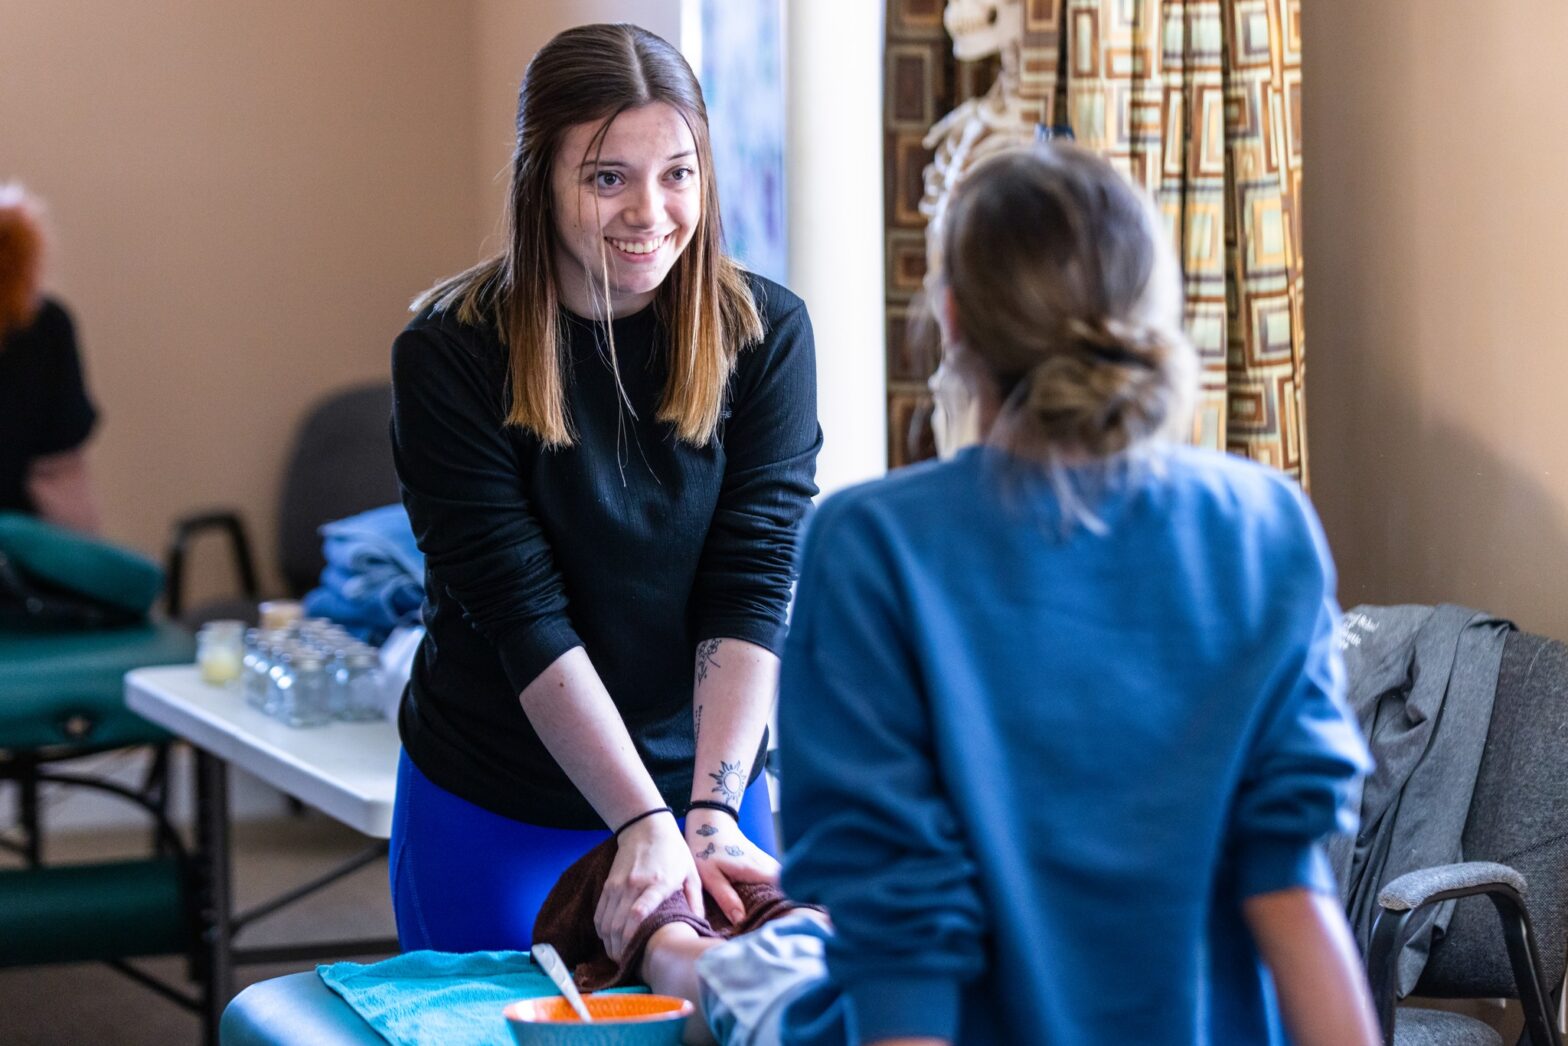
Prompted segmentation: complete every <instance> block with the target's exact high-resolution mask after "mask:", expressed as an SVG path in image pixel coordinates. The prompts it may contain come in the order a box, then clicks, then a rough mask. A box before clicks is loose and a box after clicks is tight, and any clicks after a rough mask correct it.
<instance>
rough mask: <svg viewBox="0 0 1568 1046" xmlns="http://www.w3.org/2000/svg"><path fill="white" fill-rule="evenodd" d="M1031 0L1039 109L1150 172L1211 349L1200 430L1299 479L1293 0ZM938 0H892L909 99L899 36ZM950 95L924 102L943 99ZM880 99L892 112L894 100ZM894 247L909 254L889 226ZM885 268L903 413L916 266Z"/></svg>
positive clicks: (1144, 176)
mask: <svg viewBox="0 0 1568 1046" xmlns="http://www.w3.org/2000/svg"><path fill="white" fill-rule="evenodd" d="M1023 2H1024V3H1025V5H1026V9H1025V10H1026V14H1025V18H1026V21H1025V25H1026V30H1025V39H1024V54H1023V62H1022V70H1023V80H1024V89H1025V91H1026V92H1027V93H1028V94H1029V95H1030V97H1033V98H1038V100H1039V103H1040V107H1041V117H1042V122H1045V123H1049V124H1051V125H1054V126H1058V127H1060V126H1062V125H1065V126H1067V127H1069V128H1070V129H1071V131H1072V133H1073V136H1074V137H1075V138H1076V139H1077V141H1078V143H1079V144H1080V145H1084V146H1086V147H1088V148H1092V149H1095V150H1097V151H1099V152H1100V153H1102V154H1103V155H1105V156H1107V157H1109V158H1110V159H1111V160H1112V161H1113V162H1114V163H1116V164H1117V165H1118V166H1120V167H1121V168H1122V169H1123V170H1125V171H1126V172H1127V173H1128V174H1129V175H1131V176H1132V177H1133V178H1134V179H1136V180H1137V181H1139V182H1140V183H1142V184H1143V185H1144V186H1146V187H1147V188H1148V189H1149V190H1150V191H1151V192H1152V193H1153V194H1154V197H1155V199H1156V201H1157V202H1158V204H1159V207H1160V209H1161V211H1162V213H1163V214H1164V216H1165V219H1166V222H1167V226H1168V229H1169V231H1170V234H1171V239H1172V241H1173V242H1174V243H1175V244H1176V246H1177V248H1178V250H1179V252H1180V255H1181V258H1182V264H1183V269H1184V272H1185V279H1186V294H1187V306H1186V307H1187V329H1188V332H1189V334H1190V336H1191V337H1192V340H1193V342H1194V344H1195V345H1196V346H1197V348H1198V351H1199V353H1200V356H1201V358H1202V361H1203V390H1202V396H1201V399H1200V405H1199V413H1198V417H1197V419H1196V431H1195V434H1194V435H1195V441H1196V442H1198V443H1200V444H1202V445H1204V446H1210V447H1216V448H1224V449H1227V450H1230V451H1232V452H1235V453H1238V454H1242V455H1245V456H1247V457H1250V458H1253V459H1254V460H1257V461H1262V462H1265V463H1267V464H1270V465H1274V466H1276V467H1278V468H1280V469H1282V470H1284V471H1286V472H1287V473H1290V474H1291V475H1293V476H1295V477H1297V478H1298V479H1299V480H1301V481H1302V482H1303V483H1305V482H1306V479H1307V457H1306V418H1305V412H1304V403H1303V386H1302V375H1303V350H1304V346H1305V339H1304V332H1303V327H1302V263H1301V205H1300V201H1301V4H1300V0H1023ZM933 6H935V5H933V4H921V3H918V2H916V0H889V18H888V26H889V80H888V84H889V90H890V91H892V90H894V89H895V88H896V89H898V90H900V91H902V92H903V94H902V97H903V98H905V99H907V98H909V97H910V95H909V91H910V85H909V83H908V82H907V74H906V79H905V82H903V83H902V84H901V83H900V82H899V81H897V80H895V79H894V76H895V70H894V68H893V57H894V54H895V53H896V52H895V50H894V46H895V40H894V35H895V33H896V32H897V31H898V30H899V29H900V28H904V29H907V27H908V16H909V14H910V13H911V11H915V12H917V13H920V14H924V15H926V16H927V17H926V19H925V23H924V24H925V25H926V26H927V27H929V25H930V20H929V15H930V14H931V11H930V9H931V8H932V7H933ZM950 82H952V77H951V76H949V78H948V80H947V81H946V82H938V81H936V80H931V81H928V84H927V86H928V88H945V87H946V86H947V83H950ZM984 86H985V85H984V84H981V85H980V88H981V89H983V88H984ZM956 100H957V99H956V98H955V99H949V98H939V99H936V101H935V104H934V105H933V108H935V109H936V112H937V115H940V114H941V113H942V112H945V111H947V109H948V108H951V106H952V105H953V104H956ZM889 103H890V104H889V115H890V116H892V115H893V114H894V113H895V112H896V110H897V104H896V103H897V99H896V98H895V97H893V96H891V95H890V98H889ZM890 130H891V128H890ZM906 149H907V146H906ZM899 159H903V161H904V162H905V163H908V162H909V160H910V159H912V157H908V155H907V152H906V155H905V156H904V157H902V158H900V157H895V156H893V155H891V151H890V155H889V161H890V181H889V190H890V192H889V198H890V207H889V210H890V217H891V216H892V215H893V214H894V213H895V212H896V211H897V210H898V206H899V201H898V199H897V196H896V194H897V193H898V191H899V189H900V188H901V187H900V186H899V185H898V184H897V182H896V179H897V178H899V177H900V176H899V174H898V169H897V166H896V164H897V162H898V160H899ZM907 176H908V175H907V173H906V174H905V175H904V176H903V177H907ZM905 184H907V183H905ZM906 191H907V190H906ZM893 232H894V230H893V229H892V228H891V227H890V230H889V235H890V237H891V236H892V234H893ZM889 260H890V261H896V262H897V263H898V264H899V265H902V266H903V268H904V269H908V268H910V267H911V266H912V265H913V264H914V259H913V258H911V257H908V256H906V255H901V254H900V253H898V252H896V251H895V250H894V249H893V241H892V240H891V239H890V243H889ZM889 273H890V275H889V289H890V301H889V306H890V312H889V319H890V324H889V331H888V334H889V354H890V370H889V378H890V382H889V394H890V397H891V398H892V402H891V403H890V404H889V406H890V408H891V409H890V410H889V417H890V418H891V419H907V418H909V417H910V416H911V415H912V414H913V415H916V416H918V414H919V411H920V406H919V399H918V397H919V395H920V393H919V392H918V391H917V390H916V389H915V388H914V387H913V385H912V383H911V382H910V381H909V378H910V375H907V374H901V373H898V372H897V368H896V367H895V366H892V363H893V360H894V359H896V358H897V356H898V354H899V353H900V352H902V353H904V354H905V356H906V357H907V356H908V355H909V351H908V349H907V348H906V347H905V340H907V335H905V333H904V330H903V329H902V328H903V324H902V323H899V324H898V325H897V326H896V327H895V325H894V323H893V319H894V316H895V312H894V310H893V306H894V305H895V304H898V303H896V302H894V301H893V300H892V298H893V293H892V291H893V284H894V281H895V279H897V280H900V281H902V284H901V285H902V286H905V287H907V286H909V285H910V284H911V282H914V283H916V285H918V281H914V280H912V277H913V276H914V275H915V274H914V273H913V272H902V271H900V272H895V269H894V266H890V267H889ZM903 313H904V314H907V303H906V307H905V309H904V310H903ZM902 318H903V315H899V319H900V320H902ZM910 362H911V361H910V360H908V359H906V360H905V361H904V369H905V370H906V371H907V370H908V369H909V363H910ZM901 400H903V401H908V402H901ZM894 435H895V441H894V442H895V443H896V444H903V443H904V442H905V441H904V440H903V438H902V434H901V433H894ZM896 456H897V452H895V457H896Z"/></svg>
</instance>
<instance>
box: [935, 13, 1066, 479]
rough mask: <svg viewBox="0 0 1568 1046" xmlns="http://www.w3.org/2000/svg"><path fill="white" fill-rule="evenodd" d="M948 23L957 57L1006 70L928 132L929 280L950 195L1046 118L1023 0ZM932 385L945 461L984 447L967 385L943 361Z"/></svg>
mask: <svg viewBox="0 0 1568 1046" xmlns="http://www.w3.org/2000/svg"><path fill="white" fill-rule="evenodd" d="M942 23H943V25H945V26H946V27H947V31H948V33H949V35H951V36H952V38H953V56H954V57H955V58H957V59H958V60H959V61H961V62H972V61H975V60H977V59H981V58H987V57H989V56H991V55H993V54H996V55H1000V56H1001V61H1002V72H1001V75H1000V76H998V77H997V78H996V83H994V84H992V85H991V89H990V90H989V91H987V92H986V93H985V94H983V95H981V96H980V97H978V98H971V99H969V100H968V101H966V102H964V103H963V104H962V105H960V106H959V107H958V108H956V109H954V110H953V111H952V112H950V113H948V114H947V115H946V116H944V117H943V118H942V119H941V120H939V121H937V123H936V124H935V125H934V126H933V127H932V128H931V130H930V131H929V132H928V133H927V134H926V137H925V142H924V145H925V147H926V148H927V149H935V150H936V156H935V158H934V159H933V160H932V162H931V163H930V164H929V165H928V166H927V167H926V170H925V195H924V197H923V198H922V199H921V201H920V213H922V214H924V215H925V216H926V272H927V279H928V280H929V279H930V278H931V277H932V276H935V275H937V273H938V269H939V262H940V254H941V251H940V244H941V239H942V215H943V212H944V211H945V209H946V206H947V197H948V193H950V192H951V191H952V188H953V186H954V185H955V184H957V182H958V179H959V178H960V177H961V176H962V175H963V173H964V172H965V171H966V170H968V169H969V167H970V166H971V165H973V164H974V163H975V161H977V160H979V159H981V158H982V157H984V156H988V155H990V154H991V153H994V152H998V151H1000V150H1002V149H1005V148H1007V147H1009V146H1014V145H1019V144H1026V143H1028V142H1031V141H1033V140H1034V136H1035V125H1036V124H1037V123H1039V122H1040V121H1041V119H1042V117H1043V114H1042V113H1041V111H1040V102H1039V101H1038V100H1037V99H1030V98H1025V97H1024V96H1023V95H1022V93H1021V92H1020V90H1019V75H1018V73H1019V65H1020V62H1021V60H1022V54H1023V44H1024V4H1023V0H948V4H947V8H946V9H945V10H944V11H943V13H942ZM929 384H930V389H931V394H932V398H933V400H934V401H935V409H934V411H933V413H932V417H931V426H932V430H933V435H934V436H935V437H936V445H937V452H938V453H939V454H941V456H942V457H944V458H945V457H949V456H951V455H952V454H953V453H955V452H956V451H958V450H960V449H962V448H963V447H965V446H968V445H969V444H971V443H975V442H978V440H979V438H980V435H979V417H978V414H977V412H976V409H975V406H974V403H973V400H972V398H971V396H970V395H969V391H968V389H967V388H966V387H965V386H964V383H963V382H962V381H961V380H959V379H958V378H957V377H955V376H954V374H953V373H952V370H951V369H950V368H949V367H948V366H947V365H946V363H945V362H944V363H943V364H942V365H941V366H940V367H938V368H937V371H936V373H935V374H933V375H932V376H931V380H930V383H929Z"/></svg>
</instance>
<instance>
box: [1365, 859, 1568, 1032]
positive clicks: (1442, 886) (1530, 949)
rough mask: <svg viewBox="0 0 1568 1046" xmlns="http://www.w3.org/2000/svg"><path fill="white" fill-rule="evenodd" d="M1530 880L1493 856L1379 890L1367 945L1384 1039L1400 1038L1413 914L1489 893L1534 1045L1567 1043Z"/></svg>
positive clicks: (1369, 973) (1420, 873) (1406, 876)
mask: <svg viewBox="0 0 1568 1046" xmlns="http://www.w3.org/2000/svg"><path fill="white" fill-rule="evenodd" d="M1524 893H1525V880H1524V876H1522V875H1520V874H1519V873H1518V872H1517V871H1515V870H1514V869H1512V868H1510V867H1508V866H1507V865H1503V864H1495V863H1492V862H1489V861H1467V862H1464V863H1462V864H1447V865H1439V866H1438V867H1436V868H1423V869H1420V870H1418V871H1414V872H1407V873H1405V874H1404V875H1401V876H1400V877H1399V878H1397V879H1395V880H1394V881H1393V882H1391V883H1389V884H1388V885H1386V886H1384V887H1383V889H1382V890H1381V891H1380V892H1379V893H1378V898H1377V900H1378V907H1379V909H1380V911H1379V912H1378V914H1377V919H1376V921H1374V922H1373V924H1372V940H1371V942H1370V944H1369V946H1368V948H1367V979H1368V981H1369V982H1370V986H1371V989H1372V1004H1373V1006H1374V1007H1376V1009H1377V1017H1378V1023H1379V1024H1380V1025H1381V1026H1382V1028H1383V1038H1384V1042H1386V1043H1388V1044H1389V1046H1393V1042H1394V1004H1395V1002H1396V999H1395V998H1394V993H1395V988H1396V985H1397V984H1398V980H1399V954H1400V952H1402V951H1404V948H1405V944H1406V943H1407V942H1408V941H1409V940H1410V936H1411V934H1412V933H1414V932H1415V927H1414V925H1412V921H1411V920H1412V917H1413V916H1414V915H1415V914H1416V912H1417V911H1419V910H1420V909H1422V908H1425V907H1426V906H1427V905H1431V904H1439V903H1441V902H1443V901H1449V900H1455V899H1458V898H1461V897H1486V898H1487V899H1488V900H1490V901H1491V902H1492V905H1493V906H1494V907H1495V908H1496V909H1497V916H1498V918H1499V919H1500V920H1501V921H1502V928H1503V941H1504V943H1505V944H1506V945H1507V947H1508V962H1509V965H1510V966H1511V967H1512V968H1513V974H1514V984H1515V986H1516V987H1517V988H1518V992H1519V1001H1520V1004H1521V1006H1522V1007H1523V1009H1524V1018H1525V1027H1526V1028H1527V1029H1528V1030H1529V1033H1530V1040H1529V1041H1530V1043H1531V1046H1561V1043H1562V1039H1561V1038H1560V1037H1559V1035H1558V1031H1557V1026H1556V1021H1555V1020H1554V1019H1553V1017H1554V1012H1555V1008H1554V1007H1553V1006H1552V1005H1551V1003H1550V996H1549V994H1548V988H1547V985H1546V978H1545V977H1544V976H1543V975H1542V973H1541V957H1540V955H1539V953H1538V951H1537V949H1536V946H1535V930H1534V929H1533V928H1532V927H1531V925H1530V913H1529V912H1528V911H1526V910H1525V906H1524Z"/></svg>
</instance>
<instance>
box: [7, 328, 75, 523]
mask: <svg viewBox="0 0 1568 1046" xmlns="http://www.w3.org/2000/svg"><path fill="white" fill-rule="evenodd" d="M97 420H98V411H97V409H96V408H94V406H93V403H92V400H91V399H90V398H89V397H88V395H87V385H86V382H85V381H84V380H83V378H82V363H81V358H80V357H79V356H78V354H77V351H76V332H75V328H74V327H73V326H72V324H71V317H70V315H69V314H68V313H67V312H66V311H65V308H64V307H63V306H62V305H60V304H59V303H58V302H56V301H53V300H51V299H47V298H46V299H44V302H43V305H42V306H41V307H40V308H39V310H38V313H37V315H36V316H35V317H34V319H33V322H32V323H31V324H29V325H28V326H26V327H22V328H19V329H17V330H13V331H12V332H11V333H10V334H8V335H6V336H5V337H4V339H3V341H0V512H26V513H29V514H33V513H36V512H37V511H38V506H36V505H35V504H34V502H33V498H32V496H31V494H30V493H29V492H28V482H27V481H28V474H29V472H30V470H31V468H32V466H33V463H34V462H36V461H37V460H38V459H39V458H43V457H48V456H50V455H53V454H60V453H64V452H65V451H69V450H75V449H76V448H78V447H80V446H81V445H82V444H84V443H86V442H87V437H88V436H89V435H91V434H92V430H93V424H94V423H95V422H96V421H97Z"/></svg>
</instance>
